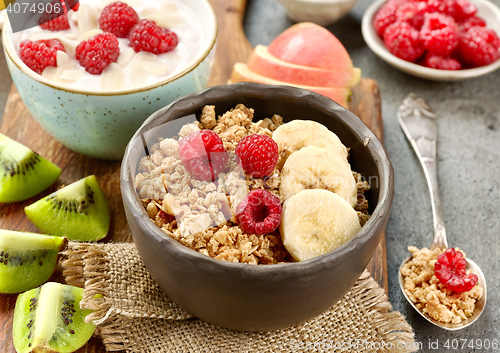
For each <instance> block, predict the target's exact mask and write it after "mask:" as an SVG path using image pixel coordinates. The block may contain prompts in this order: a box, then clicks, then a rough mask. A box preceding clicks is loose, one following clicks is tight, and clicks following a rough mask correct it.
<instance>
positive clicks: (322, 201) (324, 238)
mask: <svg viewBox="0 0 500 353" xmlns="http://www.w3.org/2000/svg"><path fill="white" fill-rule="evenodd" d="M360 228H361V226H360V224H359V219H358V216H357V214H356V211H354V209H353V208H352V207H351V205H349V204H348V203H347V202H346V201H345V200H344V199H343V198H341V197H340V196H338V195H337V194H334V193H333V192H331V191H328V190H320V189H314V190H303V191H301V192H299V193H298V194H295V195H293V196H292V197H290V198H289V199H288V200H286V201H285V203H284V204H283V213H282V216H281V224H280V228H279V230H280V233H281V237H282V240H283V244H284V245H285V248H286V249H287V250H288V252H289V253H290V254H291V255H292V256H293V258H294V259H295V260H297V261H304V260H307V259H311V258H313V257H316V256H320V255H323V254H326V253H328V252H330V251H332V250H333V249H335V248H337V247H338V246H340V245H342V244H344V243H345V242H346V241H347V240H349V239H350V238H352V237H353V236H354V235H355V234H356V233H357V232H358V231H359V230H360Z"/></svg>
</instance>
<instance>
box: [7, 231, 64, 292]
mask: <svg viewBox="0 0 500 353" xmlns="http://www.w3.org/2000/svg"><path fill="white" fill-rule="evenodd" d="M65 244H66V239H65V238H63V237H56V236H50V235H44V234H36V233H28V232H16V231H12V230H4V229H0V293H20V292H24V291H27V290H29V289H32V288H35V287H38V286H39V285H41V284H42V283H44V282H45V281H47V280H48V279H49V278H50V276H51V275H52V273H53V272H54V270H55V268H56V265H57V258H58V255H59V251H61V250H62V249H63V248H64V245H65Z"/></svg>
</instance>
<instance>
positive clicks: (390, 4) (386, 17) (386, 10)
mask: <svg viewBox="0 0 500 353" xmlns="http://www.w3.org/2000/svg"><path fill="white" fill-rule="evenodd" d="M405 1H406V0H389V1H387V2H385V3H384V4H383V5H382V6H381V7H380V9H378V11H377V13H376V14H375V16H374V18H373V25H374V27H375V31H376V32H377V34H378V35H379V36H380V37H382V36H383V35H384V32H385V29H386V28H387V26H389V25H390V24H392V23H394V22H395V21H396V11H397V9H398V8H399V5H401V4H403V3H404V2H405Z"/></svg>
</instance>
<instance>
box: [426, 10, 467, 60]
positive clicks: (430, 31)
mask: <svg viewBox="0 0 500 353" xmlns="http://www.w3.org/2000/svg"><path fill="white" fill-rule="evenodd" d="M419 35H420V40H421V41H422V44H423V46H424V48H425V49H427V50H429V51H431V52H433V53H434V54H438V55H441V56H448V55H450V53H451V52H452V51H453V50H455V48H456V47H457V46H458V38H459V31H458V26H457V24H456V22H455V20H454V19H453V18H452V17H450V16H446V15H443V14H440V13H427V14H425V17H424V24H423V25H422V28H421V29H420V34H419Z"/></svg>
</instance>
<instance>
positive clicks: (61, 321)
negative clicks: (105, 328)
mask: <svg viewBox="0 0 500 353" xmlns="http://www.w3.org/2000/svg"><path fill="white" fill-rule="evenodd" d="M82 297H83V289H82V288H78V287H73V286H69V285H64V284H60V283H55V282H47V283H45V284H44V285H43V286H41V287H38V288H35V289H32V290H30V291H28V292H25V293H22V294H20V295H19V296H18V298H17V301H16V306H15V308H14V320H13V324H12V337H13V340H14V348H15V349H16V351H17V352H18V353H28V352H60V353H69V352H74V351H76V350H78V349H79V348H80V347H82V346H83V345H84V344H85V343H86V342H87V341H88V340H89V339H90V337H92V334H93V333H94V331H95V325H94V324H93V323H86V322H85V317H86V316H87V315H88V314H90V313H91V312H92V311H91V310H84V309H80V301H81V300H82Z"/></svg>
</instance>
